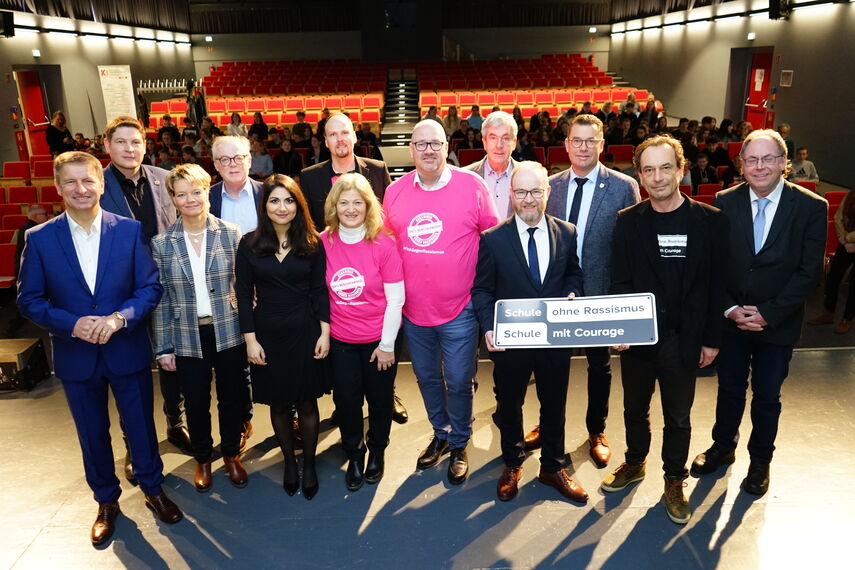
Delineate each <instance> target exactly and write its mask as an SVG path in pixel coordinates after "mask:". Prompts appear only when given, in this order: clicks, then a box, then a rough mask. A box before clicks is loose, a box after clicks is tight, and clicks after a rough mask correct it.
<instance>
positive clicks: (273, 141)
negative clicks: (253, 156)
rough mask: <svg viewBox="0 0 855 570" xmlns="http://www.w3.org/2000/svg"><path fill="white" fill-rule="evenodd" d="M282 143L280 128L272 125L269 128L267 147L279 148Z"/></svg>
mask: <svg viewBox="0 0 855 570" xmlns="http://www.w3.org/2000/svg"><path fill="white" fill-rule="evenodd" d="M281 143H282V137H281V136H279V129H277V128H276V127H270V128H269V129H267V148H268V149H271V148H279V145H280V144H281Z"/></svg>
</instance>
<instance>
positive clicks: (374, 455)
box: [365, 451, 386, 485]
mask: <svg viewBox="0 0 855 570" xmlns="http://www.w3.org/2000/svg"><path fill="white" fill-rule="evenodd" d="M385 466H386V459H385V457H384V454H383V452H382V451H377V452H374V451H370V452H368V465H367V466H366V467H365V481H366V482H367V483H370V484H372V485H373V484H375V483H377V482H379V481H380V479H382V478H383V470H384V468H385Z"/></svg>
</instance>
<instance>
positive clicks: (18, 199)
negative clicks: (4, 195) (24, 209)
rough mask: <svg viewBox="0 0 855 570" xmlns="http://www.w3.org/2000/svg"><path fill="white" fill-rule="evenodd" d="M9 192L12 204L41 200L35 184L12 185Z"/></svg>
mask: <svg viewBox="0 0 855 570" xmlns="http://www.w3.org/2000/svg"><path fill="white" fill-rule="evenodd" d="M8 194H9V195H8V198H9V203H10V204H32V203H34V202H38V201H39V199H38V197H37V196H36V187H35V186H12V187H11V188H9V192H8Z"/></svg>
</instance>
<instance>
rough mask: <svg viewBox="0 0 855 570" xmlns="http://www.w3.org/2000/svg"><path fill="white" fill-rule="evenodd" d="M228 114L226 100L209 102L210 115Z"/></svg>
mask: <svg viewBox="0 0 855 570" xmlns="http://www.w3.org/2000/svg"><path fill="white" fill-rule="evenodd" d="M225 112H226V101H225V100H224V99H213V100H210V101H208V113H209V114H211V115H213V114H214V113H225Z"/></svg>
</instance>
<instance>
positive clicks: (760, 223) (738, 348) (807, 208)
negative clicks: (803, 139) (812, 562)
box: [692, 130, 828, 495]
mask: <svg viewBox="0 0 855 570" xmlns="http://www.w3.org/2000/svg"><path fill="white" fill-rule="evenodd" d="M740 154H741V156H742V162H743V165H744V166H743V169H744V170H743V174H744V176H745V182H744V183H743V184H740V185H738V186H735V187H733V188H731V189H728V190H724V191H722V192H719V193H718V194H717V195H716V200H715V205H716V206H717V207H719V208H721V210H722V211H723V212H724V213H725V214H727V216H728V218H730V242H731V255H730V259H729V261H728V283H727V294H726V302H725V305H724V306H725V308H726V310H725V311H724V315H725V317H726V321H725V322H726V325H725V330H724V334H723V335H722V342H721V354H719V357H718V362H717V368H718V401H717V403H716V421H715V426H714V427H713V432H712V437H713V444H712V447H710V448H709V449H708V450H707V451H706V452H704V453H701V454H700V455H698V456H697V457H696V458H695V461H694V462H693V463H692V472H693V473H696V474H699V475H703V474H707V473H712V472H713V471H715V470H716V469H718V468H719V467H720V466H721V465H728V464H731V463H733V462H734V460H735V455H734V450H735V449H736V445H737V443H738V441H739V424H740V423H741V421H742V415H743V412H744V410H745V400H746V396H745V393H746V390H747V388H748V372H749V370H750V371H751V391H752V398H751V427H752V429H751V437H750V438H749V439H748V454H749V456H750V458H751V463H750V465H749V467H748V475H747V476H746V477H745V479H744V480H743V481H742V489H743V490H744V491H746V492H748V493H751V494H754V495H763V494H764V493H765V492H766V491H767V490H768V488H769V464H770V462H771V461H772V454H773V452H774V451H775V436H776V435H777V433H778V419H779V417H780V415H781V386H782V385H783V383H784V379H786V377H787V374H788V370H789V364H790V359H791V358H792V355H793V345H794V344H795V343H796V341H797V340H798V339H799V336H800V335H801V327H802V320H803V318H804V303H805V299H806V298H807V296H808V295H809V294H810V293H811V291H813V288H814V287H815V286H816V283H817V281H818V280H819V278H820V276H821V275H822V265H823V257H824V252H825V240H826V231H827V229H826V223H827V222H826V219H827V216H828V202H826V201H825V200H824V199H823V198H821V197H820V196H818V195H816V194H814V193H813V192H810V191H807V190H804V189H803V188H800V187H798V186H796V185H794V184H791V183H789V182H786V181H785V180H784V175H785V174H786V170H787V145H786V143H785V142H784V140H783V139H782V138H781V136H780V135H779V134H778V133H776V132H775V131H772V130H756V131H752V132H751V133H750V134H749V135H748V136H747V137H746V138H745V141H744V142H743V145H742V150H741V152H740Z"/></svg>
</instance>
